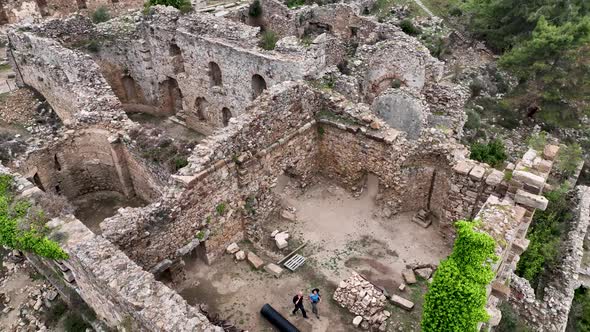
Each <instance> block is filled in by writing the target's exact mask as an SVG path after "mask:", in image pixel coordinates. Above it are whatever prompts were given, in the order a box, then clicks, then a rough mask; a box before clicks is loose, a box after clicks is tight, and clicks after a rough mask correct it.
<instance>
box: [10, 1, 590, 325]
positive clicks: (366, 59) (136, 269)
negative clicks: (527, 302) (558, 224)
mask: <svg viewBox="0 0 590 332" xmlns="http://www.w3.org/2000/svg"><path fill="white" fill-rule="evenodd" d="M260 3H261V6H262V15H261V16H260V17H256V18H254V17H251V16H249V15H248V13H247V8H236V9H235V10H232V11H228V12H227V13H225V16H224V17H219V16H215V15H211V14H207V13H191V14H181V13H180V12H179V11H178V10H176V9H173V8H171V7H162V6H156V7H151V8H150V9H149V11H147V12H145V13H142V12H132V13H129V14H127V15H123V16H119V17H117V18H114V19H112V20H110V21H107V22H105V23H100V24H93V23H92V22H91V21H90V20H89V19H88V18H86V17H84V16H80V15H74V16H70V17H67V18H64V19H53V20H48V21H46V22H44V23H42V24H22V25H20V26H19V27H15V28H13V29H11V30H10V31H9V33H8V40H9V45H8V52H7V53H8V56H9V61H10V64H11V65H12V67H13V68H14V70H15V73H16V80H17V82H18V84H19V85H20V86H22V87H25V86H26V87H28V88H29V89H31V90H33V91H35V92H37V93H39V94H40V95H42V96H43V97H44V98H45V99H46V101H47V103H48V104H49V105H51V107H52V109H53V110H54V112H55V114H56V115H57V117H58V118H59V119H60V121H61V123H62V125H61V126H60V127H59V128H57V129H55V130H53V131H51V132H49V133H47V132H44V135H46V136H45V137H44V139H43V140H37V141H35V144H30V141H28V142H29V144H28V145H27V147H26V149H23V151H21V153H18V154H17V155H16V156H14V157H13V158H11V160H9V161H8V162H7V163H6V165H7V166H8V168H4V167H3V168H2V169H1V171H2V173H10V174H13V175H14V176H15V177H16V178H17V179H18V180H19V181H21V182H22V183H23V186H22V187H20V188H19V189H20V192H21V193H22V195H24V196H27V197H35V195H36V194H37V193H38V192H39V191H47V192H53V193H56V194H58V195H63V196H65V197H66V198H67V199H68V200H69V201H70V202H72V203H74V205H76V206H77V207H78V212H77V213H75V216H74V215H64V216H62V217H60V218H56V219H53V220H52V221H51V223H50V224H49V226H50V227H52V228H53V232H54V233H59V234H62V235H63V236H60V238H61V239H62V241H61V245H62V246H63V248H64V250H66V252H68V254H69V255H70V259H68V260H67V261H50V260H45V259H39V258H37V257H31V260H33V261H34V263H35V265H36V266H38V267H39V268H40V269H41V270H44V271H46V273H44V274H45V275H46V276H47V277H48V278H49V279H50V280H51V281H52V282H53V283H55V284H56V285H59V286H56V287H58V289H59V290H60V292H64V293H66V292H67V293H68V294H71V292H72V290H73V293H74V294H76V296H79V297H80V298H81V299H82V300H83V301H84V302H85V303H87V304H88V305H89V306H90V307H91V308H92V309H93V310H94V311H95V312H96V314H97V317H98V318H99V319H100V320H101V321H102V322H103V323H104V324H106V325H107V326H109V327H112V328H116V327H120V326H123V325H125V326H127V325H126V324H130V326H131V327H132V328H133V329H138V330H142V331H143V330H146V331H222V330H223V328H222V327H220V326H216V325H215V324H214V323H215V322H211V321H210V320H209V319H208V318H207V317H205V315H203V313H202V312H200V310H199V309H198V308H197V307H195V306H193V305H189V304H188V303H187V300H186V299H185V298H183V297H181V296H180V295H179V294H178V293H177V292H176V291H175V290H174V289H172V288H173V286H171V284H173V283H174V282H175V281H177V280H181V279H182V278H184V277H185V276H186V273H187V270H188V268H187V267H186V263H185V261H186V258H187V257H188V256H191V255H197V256H198V257H199V259H202V260H204V261H206V262H207V263H208V264H215V262H216V261H219V260H220V259H222V256H223V253H224V252H225V251H226V248H227V247H228V245H230V244H232V243H234V242H240V241H244V240H248V241H250V242H252V243H254V244H259V243H263V242H264V241H265V239H266V238H267V237H268V236H267V235H266V233H265V225H266V224H268V223H271V221H272V220H274V219H276V217H277V215H278V214H279V213H280V212H281V211H282V210H283V209H284V208H285V206H284V204H283V200H282V197H281V195H280V194H278V193H277V192H276V187H277V182H278V179H279V178H281V177H283V176H287V177H288V178H290V179H293V180H295V181H297V183H298V186H299V187H300V188H305V187H307V186H309V185H311V184H313V183H315V182H317V181H318V179H329V180H330V181H331V182H332V183H335V184H336V185H337V186H339V187H341V188H344V189H346V190H347V191H349V192H356V191H359V190H361V189H360V188H363V187H364V183H365V181H366V179H367V176H369V175H370V176H371V177H375V178H376V179H377V182H378V186H377V188H378V189H377V192H378V193H377V194H376V195H375V197H374V203H375V204H376V206H378V208H379V210H382V211H386V212H384V213H383V217H384V218H385V219H388V218H394V217H392V216H396V215H401V214H404V213H415V212H417V211H421V210H424V211H428V214H429V216H430V218H432V220H433V224H432V226H431V227H430V228H429V231H430V232H433V233H436V234H437V236H440V237H441V238H442V239H444V240H445V241H446V242H447V243H451V242H452V240H453V238H454V236H455V234H454V229H453V223H454V222H455V221H456V220H460V219H470V218H474V217H479V218H480V219H481V220H482V222H483V224H482V226H481V228H482V229H481V231H485V232H487V233H489V234H490V235H492V236H493V237H494V238H495V239H496V240H497V241H498V243H499V244H500V245H499V247H498V254H499V256H500V257H501V259H500V260H499V262H498V263H497V265H496V266H495V272H496V273H497V278H496V280H495V281H494V283H493V284H492V286H491V289H492V291H491V294H490V296H489V311H490V312H491V313H493V314H494V317H496V318H497V316H498V310H496V309H495V308H496V306H497V305H498V304H499V303H500V302H501V301H503V300H508V299H509V296H508V293H509V292H508V291H507V290H506V289H507V288H509V286H508V284H510V279H511V275H512V272H513V271H514V268H515V264H516V261H518V256H519V254H520V253H522V251H523V250H524V249H525V248H526V245H527V244H526V240H525V239H524V236H525V234H526V229H527V228H528V224H530V220H531V218H532V214H533V213H534V210H535V209H545V207H546V204H547V201H546V200H545V199H544V198H543V197H542V196H540V194H541V192H542V190H543V187H544V184H545V181H546V179H547V177H548V176H549V172H550V171H551V167H552V163H553V160H554V158H555V153H556V149H555V148H556V147H554V146H549V147H548V148H547V149H546V150H545V151H541V152H536V151H534V150H530V151H529V152H527V154H526V155H525V156H524V157H523V159H522V161H521V162H520V163H519V164H517V165H515V166H514V165H513V166H514V169H513V170H512V171H513V176H512V178H507V177H506V176H505V175H504V173H503V172H502V171H498V170H495V169H493V168H491V167H490V166H488V165H486V164H482V163H479V162H476V161H472V160H469V159H468V158H467V153H468V151H467V149H466V148H465V147H464V146H463V145H461V144H460V143H459V142H458V139H459V138H460V136H461V135H462V130H463V124H464V123H465V120H466V117H465V114H464V112H463V103H464V102H465V100H466V98H467V96H468V93H467V91H466V90H465V88H463V87H461V86H458V85H455V84H453V83H451V82H448V81H445V80H444V79H443V77H442V67H443V65H442V63H441V62H440V61H438V60H437V59H435V58H433V57H432V56H431V55H430V53H429V51H428V50H427V49H426V48H425V47H424V46H423V45H422V44H420V42H419V41H417V40H416V39H415V38H414V37H411V36H408V35H406V34H404V33H403V32H401V31H400V29H399V28H397V27H396V26H393V25H390V24H385V23H379V22H377V21H375V20H374V19H373V18H371V17H366V16H361V15H360V14H359V13H360V11H361V10H360V8H357V7H356V6H353V5H347V4H332V5H326V6H321V7H318V6H311V7H309V6H305V7H303V8H301V9H298V10H291V9H289V8H287V7H286V6H285V5H284V4H282V3H280V2H277V1H274V0H263V1H261V2H260ZM78 6H79V1H78ZM0 14H1V13H0ZM4 15H6V14H4ZM1 17H2V15H0V18H1ZM263 30H267V31H268V30H272V31H275V32H276V33H277V34H278V35H279V37H281V38H280V39H279V40H278V41H277V43H276V47H275V48H274V49H272V50H266V49H263V48H261V47H260V46H259V43H258V40H259V39H260V38H261V35H262V34H263V32H262V31H263ZM25 179H26V180H25ZM27 180H28V181H27ZM580 195H581V197H582V201H583V202H584V204H586V205H587V204H588V203H589V199H588V197H587V196H588V193H587V192H582V191H581V192H580ZM584 218H586V219H584ZM499 220H500V221H499ZM579 220H580V222H585V223H587V222H588V220H587V213H586V216H585V217H584V216H583V213H580V218H579ZM261 247H263V246H262V245H261ZM578 264H579V263H578ZM53 272H55V273H53ZM399 272H400V271H396V272H395V273H397V274H400V273H399ZM62 275H67V277H65V279H64V278H63V277H62ZM166 278H168V279H170V280H168V281H169V282H167V283H165V282H164V281H166V280H165V279H166ZM157 279H158V280H162V281H158V280H157ZM169 286H170V287H169ZM571 292H572V294H573V289H572V290H571ZM566 293H567V294H569V289H568V290H567V292H566ZM566 296H569V295H566ZM572 296H573V295H572ZM203 301H204V300H203ZM195 302H197V303H198V302H200V301H199V299H197V301H195ZM570 302H571V301H570ZM567 311H569V308H567V309H566V308H564V309H563V310H560V314H561V315H563V314H565V317H566V318H567ZM250 314H251V313H250ZM498 321H499V319H496V320H492V321H491V322H490V323H489V324H490V325H494V324H497V323H498ZM234 323H236V322H234ZM556 324H558V323H556ZM559 324H561V323H559ZM564 324H565V323H564Z"/></svg>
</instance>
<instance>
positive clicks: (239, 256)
mask: <svg viewBox="0 0 590 332" xmlns="http://www.w3.org/2000/svg"><path fill="white" fill-rule="evenodd" d="M235 257H236V260H238V261H243V260H244V259H246V253H245V252H244V250H240V251H238V252H236V254H235Z"/></svg>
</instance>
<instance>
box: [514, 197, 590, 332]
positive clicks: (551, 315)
mask: <svg viewBox="0 0 590 332" xmlns="http://www.w3.org/2000/svg"><path fill="white" fill-rule="evenodd" d="M576 194H577V196H576V199H575V201H576V203H577V204H576V208H575V210H574V211H573V213H574V216H575V217H574V219H573V220H572V223H571V225H570V226H569V230H568V233H567V235H566V237H565V239H564V241H563V247H562V249H561V251H560V252H561V253H562V257H560V264H559V266H558V267H557V268H556V269H555V273H554V274H553V275H552V278H551V280H550V282H549V283H548V285H547V286H546V287H545V289H544V292H543V293H544V295H543V298H538V297H537V296H535V292H534V290H533V289H532V287H531V285H530V284H529V282H528V281H527V280H526V279H524V278H521V277H518V276H516V275H515V274H512V275H511V280H512V281H511V283H510V298H509V301H510V304H511V305H512V308H513V309H514V310H515V311H516V312H517V313H518V314H519V316H520V317H521V318H523V319H524V320H525V321H526V322H527V324H528V325H529V326H530V327H531V328H533V329H534V330H535V331H541V332H543V331H548V332H549V331H550V332H562V331H565V329H566V326H567V321H568V315H569V312H570V308H571V304H572V301H573V299H574V292H575V290H576V288H578V287H579V286H580V281H579V280H578V273H579V269H580V265H581V262H582V256H583V250H582V248H583V244H584V237H585V236H586V234H587V232H588V226H589V225H590V188H588V187H586V186H579V187H576Z"/></svg>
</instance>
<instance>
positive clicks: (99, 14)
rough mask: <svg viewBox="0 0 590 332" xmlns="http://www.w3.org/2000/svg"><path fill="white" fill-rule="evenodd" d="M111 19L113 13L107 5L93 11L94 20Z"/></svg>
mask: <svg viewBox="0 0 590 332" xmlns="http://www.w3.org/2000/svg"><path fill="white" fill-rule="evenodd" d="M110 19H111V15H110V14H109V11H108V9H107V8H106V7H104V6H100V7H98V9H97V10H95V11H94V13H92V22H94V23H102V22H106V21H108V20H110Z"/></svg>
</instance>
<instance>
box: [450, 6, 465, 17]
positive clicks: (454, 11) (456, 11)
mask: <svg viewBox="0 0 590 332" xmlns="http://www.w3.org/2000/svg"><path fill="white" fill-rule="evenodd" d="M449 15H451V16H461V15H463V11H462V10H461V8H460V7H459V6H456V5H452V6H451V8H450V9H449Z"/></svg>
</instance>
